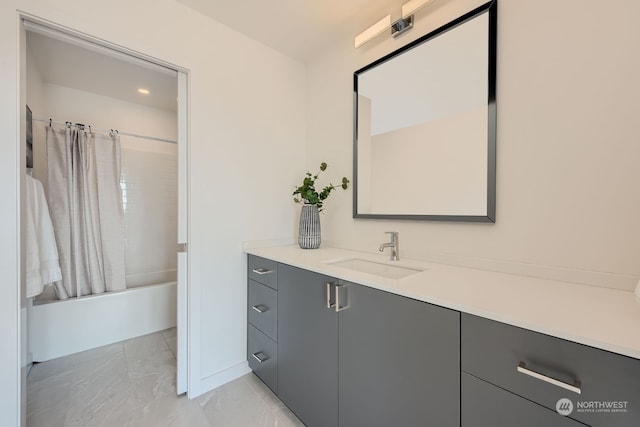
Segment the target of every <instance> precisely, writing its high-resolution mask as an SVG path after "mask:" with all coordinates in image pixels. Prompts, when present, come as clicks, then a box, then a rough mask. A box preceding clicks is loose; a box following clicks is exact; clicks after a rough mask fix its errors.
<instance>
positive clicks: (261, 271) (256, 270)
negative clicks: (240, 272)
mask: <svg viewBox="0 0 640 427" xmlns="http://www.w3.org/2000/svg"><path fill="white" fill-rule="evenodd" d="M251 271H253V272H254V273H256V274H259V275H261V276H262V275H263V274H269V273H273V270H269V269H267V268H264V267H258V268H254V269H253V270H251Z"/></svg>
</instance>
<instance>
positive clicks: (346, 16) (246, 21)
mask: <svg viewBox="0 0 640 427" xmlns="http://www.w3.org/2000/svg"><path fill="white" fill-rule="evenodd" d="M176 1H178V2H179V3H182V4H184V5H186V6H188V7H190V8H192V9H194V10H196V11H198V12H200V13H202V14H204V15H207V16H209V17H211V18H213V19H215V20H217V21H219V22H221V23H223V24H225V25H226V26H228V27H230V28H233V29H235V30H236V31H238V32H240V33H243V34H245V35H247V36H249V37H251V38H252V39H255V40H258V41H260V42H262V43H264V44H266V45H267V46H270V47H272V48H274V49H276V50H279V51H281V52H283V53H285V54H287V55H288V56H291V57H293V58H296V59H298V60H301V61H308V60H309V59H310V58H312V57H313V56H314V55H316V54H317V53H318V52H320V51H322V50H325V49H327V48H328V47H329V46H331V45H333V44H335V43H339V42H348V43H353V37H354V36H355V35H356V34H358V33H360V32H362V31H363V30H365V29H366V28H368V27H370V26H371V25H373V24H374V23H376V22H377V21H379V20H380V19H381V18H383V17H384V16H386V15H388V14H391V19H392V21H393V20H396V19H399V18H400V15H401V5H402V4H403V3H406V2H407V1H408V0H176Z"/></svg>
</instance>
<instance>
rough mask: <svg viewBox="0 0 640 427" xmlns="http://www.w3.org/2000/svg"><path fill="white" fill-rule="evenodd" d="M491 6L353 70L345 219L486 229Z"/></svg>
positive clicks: (490, 204) (491, 164)
mask: <svg viewBox="0 0 640 427" xmlns="http://www.w3.org/2000/svg"><path fill="white" fill-rule="evenodd" d="M496 37H497V0H493V1H491V2H488V3H486V4H484V5H482V6H480V7H478V8H476V9H474V10H472V11H470V12H468V13H467V14H465V15H463V16H461V17H459V18H457V19H455V20H453V21H451V22H449V23H447V24H445V25H443V26H442V27H440V28H438V29H436V30H434V31H432V32H430V33H429V34H426V35H425V36H423V37H421V38H419V39H417V40H415V41H413V42H411V43H409V44H408V45H406V46H404V47H402V48H400V49H398V50H396V51H395V52H392V53H391V54H389V55H386V56H384V57H383V58H380V59H379V60H377V61H375V62H373V63H371V64H369V65H367V66H366V67H364V68H362V69H360V70H358V71H356V72H355V73H354V77H353V83H354V145H353V147H354V173H353V177H354V191H353V217H354V218H371V219H403V220H430V221H466V222H495V204H496Z"/></svg>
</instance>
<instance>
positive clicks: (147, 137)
mask: <svg viewBox="0 0 640 427" xmlns="http://www.w3.org/2000/svg"><path fill="white" fill-rule="evenodd" d="M32 120H34V121H36V122H45V123H49V125H52V124H56V125H65V126H66V125H73V126H75V125H80V126H83V127H88V128H89V130H91V131H96V132H107V133H109V132H112V131H115V132H117V133H118V134H120V135H125V136H132V137H134V138H142V139H150V140H153V141H160V142H168V143H170V144H177V142H176V141H172V140H170V139H165V138H158V137H156V136H148V135H138V134H135V133H130V132H120V131H119V130H118V129H100V128H94V127H92V126H90V125H83V124H80V123H73V122H60V121H57V120H52V119H42V118H36V117H34V118H33V119H32Z"/></svg>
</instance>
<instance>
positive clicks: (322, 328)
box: [278, 264, 338, 427]
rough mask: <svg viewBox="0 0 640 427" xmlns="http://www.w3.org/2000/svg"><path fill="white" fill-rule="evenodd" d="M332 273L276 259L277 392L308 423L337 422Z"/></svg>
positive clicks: (322, 425) (310, 426) (329, 424)
mask: <svg viewBox="0 0 640 427" xmlns="http://www.w3.org/2000/svg"><path fill="white" fill-rule="evenodd" d="M333 280H334V279H332V278H331V277H327V276H323V275H321V274H317V273H313V272H310V271H306V270H301V269H299V268H295V267H291V266H288V265H284V264H279V265H278V396H279V397H280V399H281V400H282V401H283V402H284V403H285V404H286V405H287V406H288V407H289V408H290V409H291V410H292V411H293V412H294V413H295V414H296V415H297V416H298V418H300V420H302V422H303V423H305V425H307V426H308V427H315V426H318V427H332V426H337V425H338V313H336V312H335V310H333V309H328V308H327V287H326V286H327V285H326V284H327V283H328V282H331V281H333Z"/></svg>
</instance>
